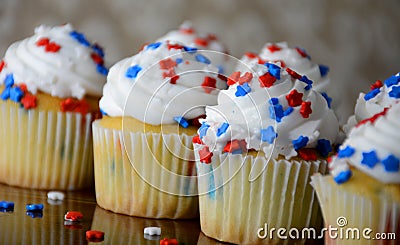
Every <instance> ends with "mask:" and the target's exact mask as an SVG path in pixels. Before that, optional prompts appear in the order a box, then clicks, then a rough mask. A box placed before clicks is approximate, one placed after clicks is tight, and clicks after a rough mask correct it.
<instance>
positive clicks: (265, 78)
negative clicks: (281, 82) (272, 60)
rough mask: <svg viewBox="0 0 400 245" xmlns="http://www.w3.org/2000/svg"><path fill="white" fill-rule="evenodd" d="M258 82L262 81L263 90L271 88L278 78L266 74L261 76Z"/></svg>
mask: <svg viewBox="0 0 400 245" xmlns="http://www.w3.org/2000/svg"><path fill="white" fill-rule="evenodd" d="M258 80H259V81H260V86H261V87H262V88H264V87H267V88H270V87H272V86H273V85H274V83H275V81H276V77H274V76H272V75H271V73H269V72H266V73H265V74H264V75H261V76H259V78H258Z"/></svg>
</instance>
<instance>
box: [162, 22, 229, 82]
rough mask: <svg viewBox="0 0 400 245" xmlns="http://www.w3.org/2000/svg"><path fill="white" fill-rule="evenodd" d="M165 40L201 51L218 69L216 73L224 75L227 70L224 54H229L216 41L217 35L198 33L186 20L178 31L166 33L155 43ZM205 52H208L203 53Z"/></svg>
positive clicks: (227, 58) (221, 44)
mask: <svg viewBox="0 0 400 245" xmlns="http://www.w3.org/2000/svg"><path fill="white" fill-rule="evenodd" d="M167 40H169V41H176V42H181V43H182V44H184V45H187V46H191V47H195V48H197V49H199V50H203V53H206V54H207V56H208V57H209V58H210V59H211V61H212V62H213V64H214V65H215V66H217V67H218V69H219V70H218V72H219V73H220V74H225V70H226V69H227V68H228V67H227V64H226V63H227V61H228V60H229V57H228V56H227V55H225V54H228V53H229V52H228V49H227V47H226V46H225V45H224V44H223V43H222V42H220V41H219V40H218V37H217V35H215V34H213V33H206V32H199V31H198V30H197V29H196V28H195V26H194V25H193V23H192V22H191V21H188V20H187V21H185V22H183V23H182V24H181V25H180V26H179V28H178V30H172V31H169V32H167V33H166V34H165V35H164V36H162V37H160V38H159V39H157V41H156V42H160V41H167ZM206 50H208V51H209V52H204V51H206Z"/></svg>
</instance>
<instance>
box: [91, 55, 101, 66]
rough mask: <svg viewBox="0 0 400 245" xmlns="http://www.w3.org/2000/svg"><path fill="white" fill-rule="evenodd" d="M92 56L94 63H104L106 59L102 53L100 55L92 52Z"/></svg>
mask: <svg viewBox="0 0 400 245" xmlns="http://www.w3.org/2000/svg"><path fill="white" fill-rule="evenodd" d="M90 57H91V58H92V60H93V61H94V63H96V64H98V65H103V64H104V60H103V58H102V57H101V56H100V55H98V54H96V53H92V54H91V55H90Z"/></svg>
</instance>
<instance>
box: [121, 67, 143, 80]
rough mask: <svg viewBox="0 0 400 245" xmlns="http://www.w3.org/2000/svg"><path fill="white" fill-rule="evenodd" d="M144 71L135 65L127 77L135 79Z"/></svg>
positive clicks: (127, 73)
mask: <svg viewBox="0 0 400 245" xmlns="http://www.w3.org/2000/svg"><path fill="white" fill-rule="evenodd" d="M141 70H142V67H140V66H139V65H134V66H131V67H129V68H128V70H126V73H125V76H126V77H127V78H130V79H134V78H136V77H137V75H138V73H139V72H140V71H141Z"/></svg>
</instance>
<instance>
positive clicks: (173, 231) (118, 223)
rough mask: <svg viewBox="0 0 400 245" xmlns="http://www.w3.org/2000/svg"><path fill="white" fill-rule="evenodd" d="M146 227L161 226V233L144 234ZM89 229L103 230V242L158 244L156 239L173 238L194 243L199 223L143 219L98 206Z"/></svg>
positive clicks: (184, 242)
mask: <svg viewBox="0 0 400 245" xmlns="http://www.w3.org/2000/svg"><path fill="white" fill-rule="evenodd" d="M146 227H159V228H161V235H160V236H157V235H153V236H150V235H145V234H144V228H146ZM91 229H92V230H100V231H103V232H105V236H104V244H159V242H158V241H157V240H161V239H163V238H170V239H172V238H175V239H177V240H178V242H179V244H196V243H197V239H198V235H199V234H200V225H199V224H198V222H195V220H167V219H163V220H160V219H145V218H139V217H131V216H126V215H120V214H116V213H112V212H110V211H107V210H104V209H102V208H100V207H96V209H95V212H94V216H93V221H92V226H91ZM188 234H190V236H189V235H188Z"/></svg>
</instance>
